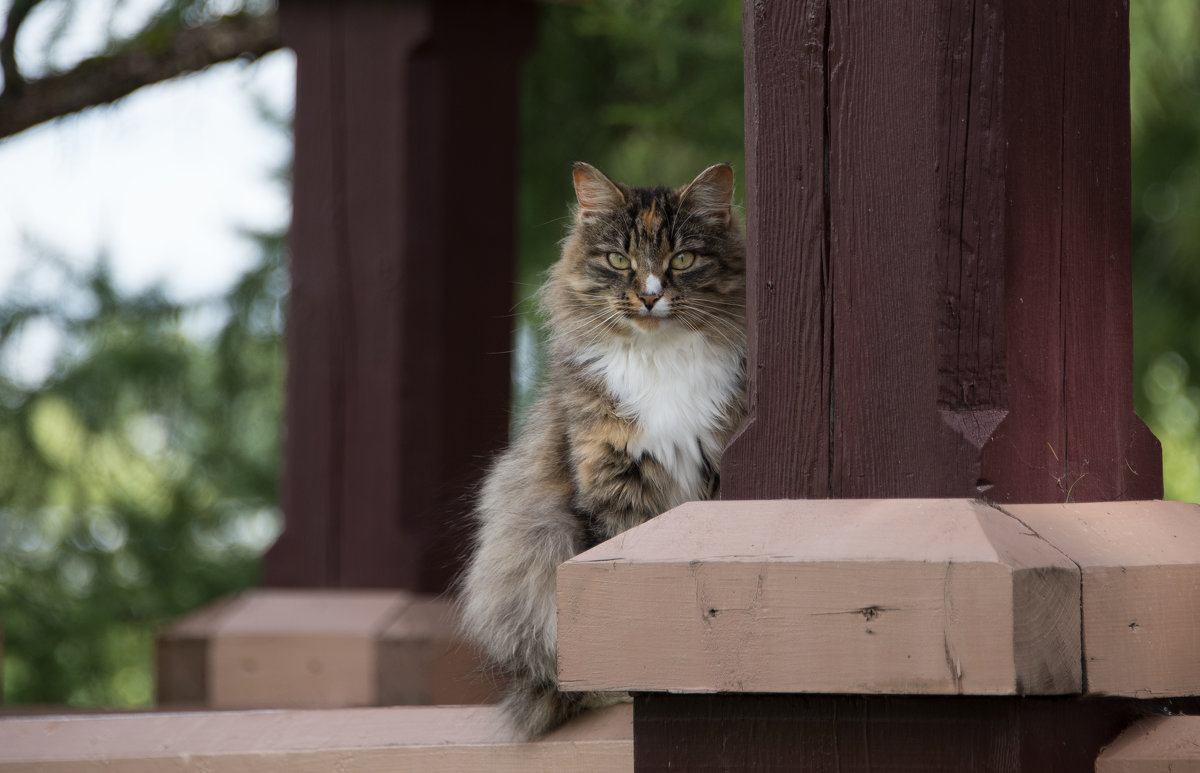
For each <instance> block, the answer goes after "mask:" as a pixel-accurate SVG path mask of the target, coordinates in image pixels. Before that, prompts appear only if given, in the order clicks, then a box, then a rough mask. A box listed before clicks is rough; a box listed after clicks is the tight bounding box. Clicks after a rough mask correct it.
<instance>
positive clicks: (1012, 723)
mask: <svg viewBox="0 0 1200 773" xmlns="http://www.w3.org/2000/svg"><path fill="white" fill-rule="evenodd" d="M743 8H744V11H743V14H744V15H743V18H744V35H745V56H746V70H745V73H746V143H747V148H746V150H747V165H748V169H747V177H748V182H747V200H746V212H747V235H748V241H749V254H750V269H749V272H750V273H749V288H750V289H749V305H750V309H749V315H748V316H749V320H750V323H749V330H748V334H749V370H750V405H751V414H750V419H749V420H748V422H747V424H746V425H745V426H744V427H743V429H742V431H741V432H740V433H739V435H738V436H737V437H736V438H735V439H734V441H733V442H732V443H731V445H730V447H729V449H727V451H726V454H725V458H724V461H723V466H722V493H723V496H724V497H725V498H727V499H763V498H778V497H784V498H787V497H798V498H813V497H915V496H920V497H976V496H982V497H986V498H989V499H992V500H994V501H998V502H1056V501H1057V502H1061V501H1066V500H1070V501H1079V500H1116V499H1135V498H1157V497H1160V496H1161V494H1162V480H1161V456H1160V451H1159V447H1158V443H1157V441H1156V440H1155V439H1154V438H1153V436H1151V435H1150V433H1149V432H1148V431H1147V430H1146V428H1145V427H1144V425H1143V424H1142V423H1141V421H1140V420H1139V419H1138V418H1137V417H1136V416H1135V415H1134V413H1133V401H1132V387H1133V384H1132V345H1131V340H1132V338H1131V329H1130V328H1131V293H1130V271H1129V262H1130V244H1129V241H1130V214H1129V206H1130V204H1129V202H1130V195H1129V186H1130V181H1129V111H1128V105H1129V93H1128V83H1129V74H1128V46H1129V40H1128V4H1127V2H1125V1H1124V0H1095V1H1094V2H1077V1H1075V0H938V2H933V3H879V2H874V1H873V0H754V2H749V1H747V2H745V3H744V4H743ZM1188 705H1189V706H1190V707H1191V708H1192V709H1193V710H1194V709H1195V708H1196V702H1195V701H1194V700H1192V701H1190V703H1189V704H1188ZM1164 707H1165V704H1162V703H1161V702H1153V701H1133V700H1127V699H1122V700H1113V699H1107V700H1106V699H1090V700H1079V699H1072V698H1019V697H992V698H980V697H975V698H970V697H936V696H928V697H920V698H917V697H910V698H904V697H888V696H858V695H828V696H799V695H795V696H752V695H743V696H726V695H707V696H690V697H688V696H675V695H658V694H652V695H641V696H638V697H637V698H636V706H635V733H636V741H635V757H636V765H637V768H638V770H660V769H667V768H671V769H678V770H696V769H704V768H711V769H754V770H793V769H804V770H814V771H833V770H837V771H849V770H856V771H859V770H863V771H865V770H898V769H905V770H909V769H912V770H918V769H919V770H946V771H951V770H953V771H962V770H973V771H1041V770H1047V771H1050V770H1053V771H1085V770H1086V771H1090V770H1092V769H1093V765H1094V762H1095V757H1096V753H1097V751H1098V749H1099V747H1100V745H1102V744H1104V743H1106V742H1108V741H1109V740H1111V739H1112V737H1113V736H1114V735H1115V734H1116V732H1117V731H1118V730H1119V729H1121V727H1123V726H1124V725H1125V724H1127V723H1128V722H1129V721H1130V718H1131V717H1133V716H1136V715H1137V714H1138V713H1141V712H1153V711H1161V710H1163V709H1164Z"/></svg>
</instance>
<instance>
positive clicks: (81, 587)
mask: <svg viewBox="0 0 1200 773" xmlns="http://www.w3.org/2000/svg"><path fill="white" fill-rule="evenodd" d="M542 14H543V18H542V25H541V34H540V38H539V43H538V46H537V48H536V50H535V51H534V52H533V54H532V56H531V58H530V60H529V63H528V65H527V67H526V71H525V79H524V84H523V90H522V100H523V119H522V121H523V123H522V127H521V129H522V131H521V147H520V159H521V161H520V163H521V182H520V200H519V206H520V211H519V217H520V224H519V254H520V256H521V260H520V271H519V274H520V275H519V277H518V281H517V285H516V288H517V289H516V293H515V295H516V300H517V301H518V304H519V307H520V309H521V311H522V313H521V315H520V317H519V318H520V320H521V322H520V327H519V330H518V335H519V338H520V340H521V341H523V344H521V345H519V346H518V353H519V355H521V356H519V357H518V362H517V367H516V369H515V374H516V376H517V378H518V381H519V382H520V383H521V384H523V385H528V382H529V374H530V373H531V372H532V371H533V370H535V368H534V366H533V364H532V363H533V362H534V360H535V358H533V357H532V356H531V353H532V352H534V351H535V350H536V346H535V345H534V343H533V341H534V339H535V337H536V336H535V334H534V333H533V322H532V321H531V320H532V316H531V315H530V314H529V313H528V312H529V311H530V307H529V305H528V304H525V303H523V301H524V300H526V299H527V298H528V296H529V295H530V294H531V293H532V292H533V290H534V288H535V287H536V285H537V284H538V283H539V281H540V274H541V272H542V271H543V270H544V268H545V267H546V266H547V265H548V264H549V263H550V262H551V261H552V260H553V259H554V258H555V257H556V255H557V243H558V241H559V239H561V238H562V236H563V235H564V233H565V230H566V225H567V206H568V204H569V203H570V202H571V201H572V200H573V196H572V192H571V183H570V174H569V170H570V164H571V162H572V161H576V160H586V161H589V162H590V163H593V164H595V165H597V166H598V167H600V168H601V169H603V170H604V171H605V172H607V173H608V174H610V175H612V176H613V177H614V178H616V179H619V180H622V181H625V182H629V183H632V184H658V183H665V184H681V183H684V182H687V181H688V180H690V179H691V178H692V177H693V176H694V175H695V174H696V173H697V172H699V171H700V170H701V169H703V168H704V167H706V166H708V165H709V164H712V163H714V162H716V161H731V162H733V163H734V165H735V167H736V168H737V169H738V171H739V190H740V189H741V187H742V184H743V181H742V180H741V179H740V174H741V172H742V170H743V169H744V160H743V159H744V155H743V148H742V61H741V8H740V4H739V3H736V2H731V1H730V0H592V1H591V2H588V3H579V4H549V5H546V6H543V7H542ZM1131 30H1132V42H1133V54H1132V66H1131V84H1132V93H1133V163H1134V201H1133V218H1134V296H1135V316H1136V323H1135V337H1136V378H1137V385H1136V390H1135V391H1136V396H1137V404H1138V409H1139V411H1140V412H1141V414H1142V415H1143V416H1144V417H1145V418H1146V419H1147V421H1148V423H1149V424H1150V425H1151V427H1152V428H1153V429H1154V430H1155V432H1156V433H1157V434H1158V435H1159V437H1160V438H1162V440H1163V445H1164V451H1165V458H1166V470H1167V495H1168V496H1169V497H1174V498H1181V499H1191V500H1200V431H1198V428H1197V424H1198V415H1200V386H1198V384H1200V47H1198V41H1200V5H1197V4H1196V3H1195V0H1135V2H1134V3H1133V6H1132V13H1131ZM739 200H740V194H739ZM251 237H252V238H255V239H256V240H257V241H258V243H259V245H260V247H261V256H262V258H261V262H260V265H259V266H257V267H255V268H254V269H252V270H251V271H250V272H248V273H247V274H246V275H245V276H243V277H242V278H241V279H240V280H239V281H238V282H237V283H236V284H235V286H234V287H233V288H232V290H231V291H230V293H229V294H228V295H227V296H226V297H224V298H219V299H212V300H210V301H208V302H205V303H199V304H193V305H189V306H184V305H180V304H178V303H175V302H173V301H171V300H170V299H168V298H165V297H163V296H162V294H161V293H159V292H156V291H147V292H143V293H138V294H133V295H125V294H122V293H120V292H119V291H118V290H117V289H116V288H115V287H114V286H113V283H112V281H111V278H110V277H109V275H108V272H107V270H106V269H105V267H104V263H103V262H101V263H100V264H99V267H98V268H96V269H95V270H92V271H89V272H85V273H82V274H81V273H78V272H75V271H73V270H71V269H70V268H68V262H67V261H63V260H57V259H54V258H53V256H49V255H47V254H46V253H45V251H44V250H39V249H36V248H34V247H32V246H31V248H30V250H29V252H28V255H27V256H26V263H27V270H26V273H25V277H24V279H23V280H22V281H20V282H18V283H17V284H16V285H15V286H13V287H11V288H8V289H7V290H6V291H5V292H4V294H3V295H2V296H0V471H2V473H0V619H3V621H4V624H5V627H6V630H5V640H6V641H5V645H6V648H5V662H4V676H5V688H4V689H5V699H6V700H7V701H9V702H52V703H77V704H109V705H137V704H144V703H147V702H148V701H150V700H151V698H152V692H153V685H152V676H151V674H152V669H153V665H152V664H153V660H152V646H153V636H154V630H155V628H156V626H157V625H159V624H161V623H162V622H164V621H167V620H169V619H171V618H172V617H175V616H178V615H180V614H181V613H183V612H185V611H187V610H190V609H192V608H194V607H195V606H197V605H199V604H201V603H203V602H204V601H206V600H208V599H211V598H214V597H216V596H219V595H221V594H223V593H226V592H228V591H231V590H234V589H237V588H240V587H244V586H246V585H248V584H250V583H252V582H253V581H254V578H255V574H256V565H257V556H258V555H259V554H260V553H261V551H262V550H263V549H264V547H265V546H266V544H267V543H268V542H269V541H270V539H271V538H272V537H273V536H274V535H275V533H276V532H277V529H278V526H279V524H278V514H277V505H276V488H275V487H276V480H277V474H278V465H279V451H278V447H277V445H278V437H279V435H280V429H279V421H280V416H281V409H280V408H281V402H282V374H283V352H282V347H281V343H280V336H281V323H280V320H281V318H282V314H281V307H282V304H283V303H284V298H285V294H286V287H287V282H286V272H285V268H284V265H285V261H284V255H283V243H282V241H283V240H282V237H281V236H280V235H264V234H256V235H251ZM197 318H204V319H208V320H214V319H215V320H218V321H219V324H217V325H216V329H217V332H216V333H215V334H204V335H198V334H196V333H194V332H191V331H193V330H194V329H195V328H196V327H197V326H196V325H194V324H191V323H193V322H194V321H195V320H196V319H197ZM39 325H40V326H50V327H51V328H52V329H54V330H55V331H57V334H58V335H59V336H61V344H62V345H61V346H59V347H58V352H59V354H58V359H57V361H56V362H55V366H54V368H53V369H52V371H51V373H50V375H49V376H47V377H46V378H45V379H44V380H38V381H37V382H36V383H25V382H24V381H23V380H22V378H21V376H20V374H19V373H18V372H17V371H15V370H14V369H13V368H11V367H9V365H11V362H10V360H11V356H12V352H14V351H15V350H16V349H17V348H18V346H19V342H20V339H21V337H22V334H23V333H24V332H28V331H29V330H31V329H33V328H35V327H36V326H39ZM199 327H204V326H203V325H201V326H199ZM211 327H212V326H211V325H209V328H210V329H211Z"/></svg>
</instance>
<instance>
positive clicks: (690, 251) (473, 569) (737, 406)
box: [460, 164, 746, 736]
mask: <svg viewBox="0 0 1200 773" xmlns="http://www.w3.org/2000/svg"><path fill="white" fill-rule="evenodd" d="M574 182H575V192H576V196H577V197H578V200H579V208H578V210H577V212H576V216H575V222H574V226H573V228H572V231H571V233H570V235H569V236H568V238H567V240H566V242H565V243H564V248H563V254H562V257H561V258H560V260H559V261H558V262H557V263H555V265H554V266H553V267H552V268H551V269H550V275H549V279H548V281H547V282H546V284H545V286H544V287H543V289H542V295H541V301H542V308H543V311H544V313H545V315H546V318H547V320H548V327H549V332H550V347H549V361H550V363H551V365H550V369H549V374H548V379H547V382H546V385H545V388H544V389H543V392H542V395H541V397H540V399H539V400H538V401H537V402H536V403H535V404H534V406H533V407H532V409H531V410H530V413H529V416H528V418H527V419H526V422H525V426H524V427H523V429H522V431H521V433H520V435H519V436H518V438H517V439H516V440H515V442H514V443H513V444H512V445H511V446H510V447H509V448H508V450H507V451H505V452H504V453H503V454H502V455H501V456H500V457H499V459H498V460H497V462H496V464H495V466H494V467H493V468H492V470H491V471H490V473H489V474H488V476H487V477H486V479H485V481H484V483H483V487H482V490H481V492H480V496H479V500H478V506H477V508H476V517H477V521H478V530H477V533H476V538H475V545H474V552H473V555H472V557H471V560H470V562H469V564H468V567H467V569H466V572H465V573H464V575H463V577H462V580H461V585H460V591H461V594H460V598H461V603H462V613H463V621H464V626H465V628H466V631H467V633H468V635H469V636H471V638H473V639H474V640H475V641H476V642H478V643H479V644H480V645H481V646H482V647H483V648H484V650H485V651H486V652H487V654H488V656H489V657H490V658H491V659H492V661H493V662H494V664H495V665H496V666H497V667H498V668H499V669H500V670H501V671H502V672H503V673H504V674H505V675H506V676H507V678H508V684H509V688H508V689H509V693H508V695H507V697H506V700H505V706H506V708H507V709H508V712H509V715H510V717H511V718H512V720H513V722H514V723H515V724H516V725H517V726H518V727H519V728H521V729H523V730H524V731H525V732H526V733H527V734H528V735H530V736H536V735H539V734H541V733H543V732H545V731H546V730H548V729H550V728H552V727H554V726H556V725H558V724H559V723H561V722H563V721H564V720H565V719H567V718H569V717H570V716H572V715H573V714H575V713H577V712H578V711H580V710H582V709H584V708H587V707H589V706H596V705H602V704H604V703H608V702H612V701H613V700H616V699H618V698H619V696H613V695H605V694H600V693H562V692H559V691H558V689H557V662H556V648H555V634H556V622H557V620H556V599H555V573H556V570H557V567H558V565H559V564H561V563H562V562H563V561H566V560H567V559H569V558H571V557H572V556H574V555H576V554H577V553H579V552H581V551H582V550H584V549H586V548H588V547H590V546H592V545H595V544H597V543H599V542H601V541H603V540H606V539H609V538H610V537H613V536H615V535H616V534H619V533H620V532H622V531H624V530H625V529H628V528H630V527H632V526H636V525H637V524H639V523H642V522H643V521H646V520H647V519H649V518H652V517H654V516H655V515H658V514H659V513H661V512H663V511H665V510H668V509H670V508H672V507H674V506H676V505H678V504H680V503H682V502H686V501H688V500H693V499H706V498H709V497H713V496H716V495H717V492H718V490H719V476H718V471H719V469H720V455H721V451H722V449H723V448H724V447H725V444H726V443H727V442H728V440H729V438H730V436H731V435H732V433H733V431H734V430H735V429H736V428H737V425H738V423H739V422H740V421H741V419H742V417H743V416H744V415H745V408H746V406H745V333H744V329H745V249H744V247H743V244H742V240H741V236H740V233H739V232H738V228H737V225H736V222H735V220H734V218H733V214H732V194H733V171H732V169H731V168H730V167H729V166H728V165H726V164H718V165H717V166H713V167H710V168H709V169H706V170H705V171H704V172H702V173H701V174H700V175H699V176H698V177H697V178H696V179H695V180H693V181H692V182H691V183H690V184H688V185H686V186H684V187H683V188H679V189H672V188H630V187H628V186H625V185H621V184H618V183H614V182H612V181H611V180H609V179H608V178H607V177H605V176H604V175H603V174H601V173H600V172H599V171H598V170H596V169H594V168H593V167H590V166H588V165H586V164H576V166H575V170H574Z"/></svg>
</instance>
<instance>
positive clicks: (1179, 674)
mask: <svg viewBox="0 0 1200 773" xmlns="http://www.w3.org/2000/svg"><path fill="white" fill-rule="evenodd" d="M1005 509H1006V510H1007V511H1008V512H1010V513H1012V514H1013V516H1014V517H1016V518H1018V519H1020V520H1021V522H1023V523H1025V524H1027V525H1028V526H1029V527H1030V528H1031V529H1033V530H1034V531H1036V532H1037V533H1038V534H1039V535H1040V536H1041V537H1042V538H1044V539H1045V540H1047V541H1048V542H1050V543H1051V544H1053V545H1055V546H1056V547H1057V548H1059V549H1060V550H1062V551H1063V553H1065V554H1066V555H1067V556H1068V557H1069V558H1071V560H1073V561H1074V562H1075V563H1076V564H1078V566H1079V567H1080V571H1081V575H1082V582H1083V586H1082V601H1083V607H1082V615H1083V652H1084V657H1085V662H1084V669H1085V677H1086V687H1087V691H1088V692H1089V693H1096V694H1106V695H1128V696H1133V697H1142V698H1144V697H1151V696H1159V695H1197V694H1200V646H1197V642H1198V641H1200V505H1195V504H1192V503H1187V502H1164V501H1153V502H1120V503H1091V504H1073V505H1008V506H1006V507H1005Z"/></svg>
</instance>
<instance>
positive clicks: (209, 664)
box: [158, 589, 495, 709]
mask: <svg viewBox="0 0 1200 773" xmlns="http://www.w3.org/2000/svg"><path fill="white" fill-rule="evenodd" d="M159 674H160V677H161V679H162V681H160V683H159V693H158V695H159V703H160V704H162V705H168V706H176V705H181V704H182V705H188V706H204V707H210V708H224V709H239V708H240V709H247V708H336V707H345V706H376V705H396V704H406V705H412V704H431V703H479V702H484V701H487V700H488V699H490V698H491V697H492V696H493V695H494V693H495V685H494V684H492V682H491V681H490V680H489V679H488V678H487V676H486V673H485V672H484V671H483V669H482V659H481V658H480V656H479V654H478V652H476V651H475V650H474V649H473V648H472V647H470V646H469V645H467V644H466V643H465V642H463V641H462V640H461V639H460V638H459V636H458V631H457V626H456V616H455V611H454V608H453V605H452V602H451V601H449V600H448V599H444V598H439V597H431V596H421V595H416V594H411V593H406V592H404V591H358V590H347V589H313V590H302V589H256V590H252V591H248V592H247V593H244V594H242V595H240V596H237V597H232V598H229V599H225V600H222V601H219V602H217V603H215V604H213V605H212V606H210V607H207V608H205V609H202V610H199V611H198V612H196V613H194V614H193V615H190V616H189V617H187V618H184V619H183V620H181V621H179V622H177V623H175V624H173V625H171V626H170V627H168V628H167V629H166V630H165V631H164V632H163V633H162V635H161V636H160V637H159Z"/></svg>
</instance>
